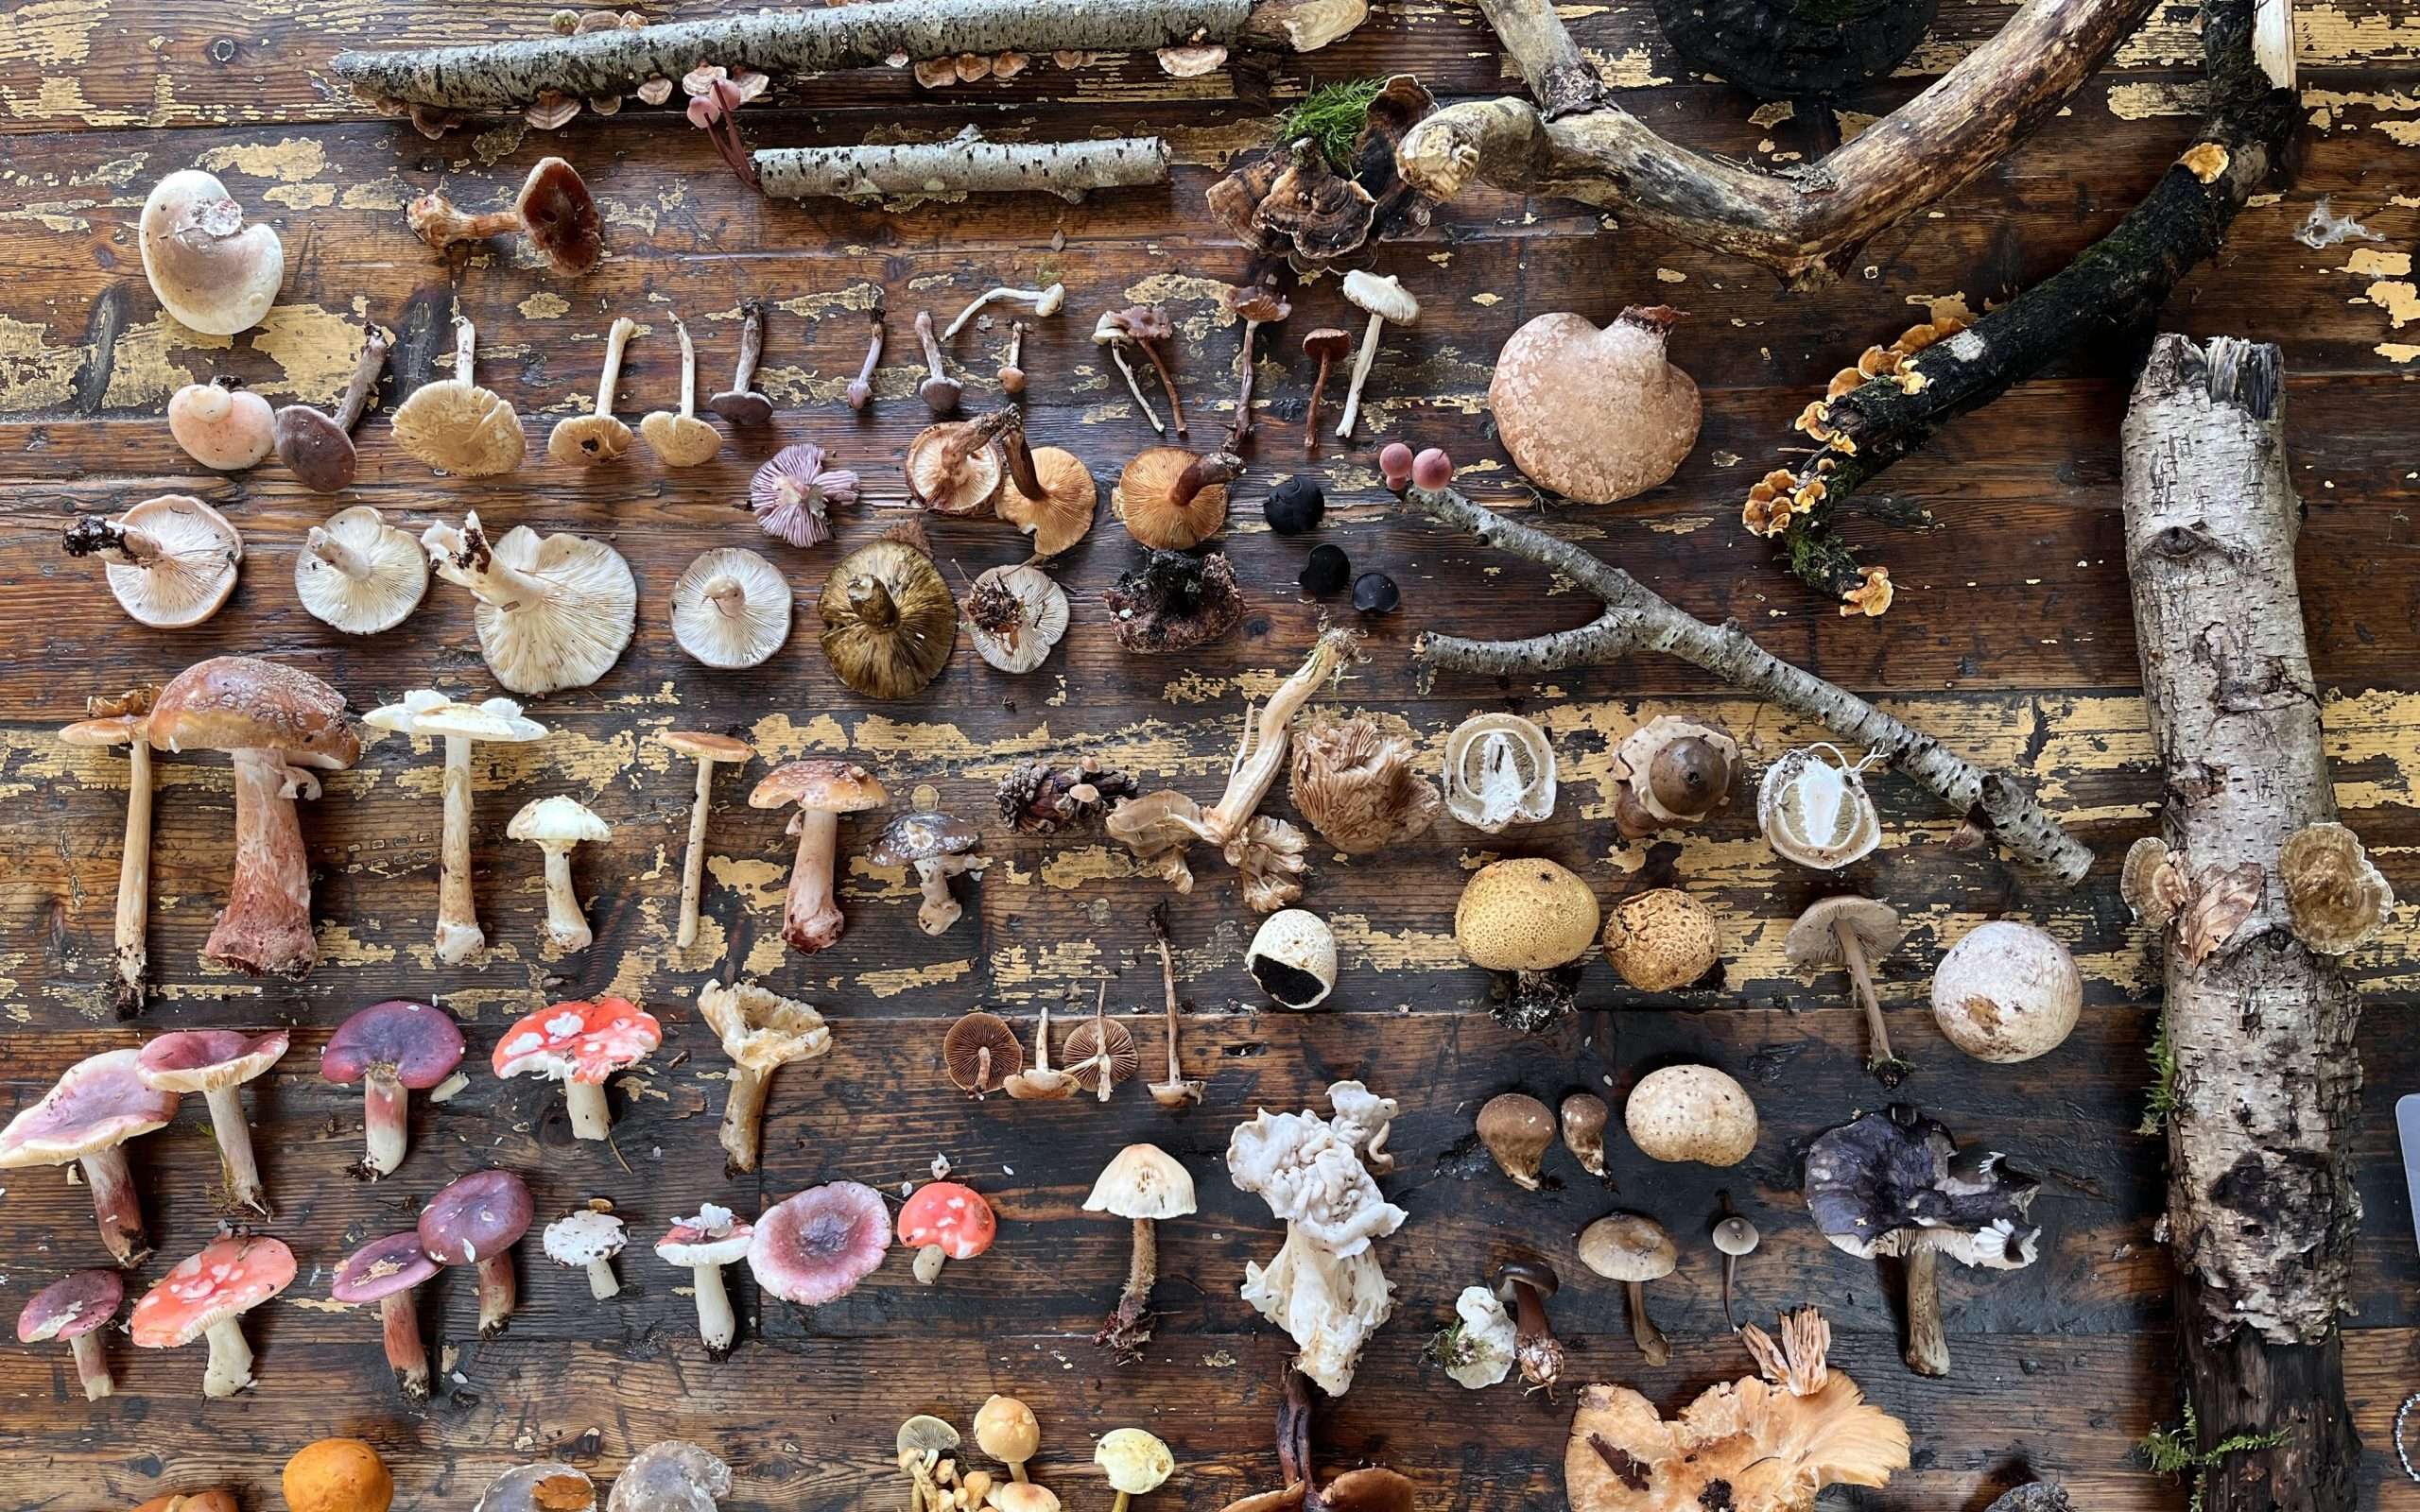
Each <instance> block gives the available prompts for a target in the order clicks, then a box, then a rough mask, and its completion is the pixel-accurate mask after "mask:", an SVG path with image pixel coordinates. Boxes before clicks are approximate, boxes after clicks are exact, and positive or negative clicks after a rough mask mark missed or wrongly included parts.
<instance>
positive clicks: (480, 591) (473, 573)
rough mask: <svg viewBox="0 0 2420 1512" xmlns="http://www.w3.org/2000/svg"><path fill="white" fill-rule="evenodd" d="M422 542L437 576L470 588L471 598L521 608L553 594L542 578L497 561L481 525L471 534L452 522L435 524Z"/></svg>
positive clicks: (510, 608) (506, 606) (502, 608)
mask: <svg viewBox="0 0 2420 1512" xmlns="http://www.w3.org/2000/svg"><path fill="white" fill-rule="evenodd" d="M421 541H422V544H423V545H424V546H426V547H427V548H428V553H429V565H431V566H433V567H435V568H436V569H437V572H438V576H441V577H443V578H444V579H445V580H446V581H447V582H449V583H459V584H460V585H461V586H462V587H464V588H467V589H469V590H470V591H471V596H472V597H474V598H476V599H477V600H478V601H479V602H480V603H482V604H485V605H488V606H489V607H490V608H493V609H499V610H518V609H524V608H527V606H529V605H531V604H537V603H543V602H545V601H547V600H550V599H552V598H553V597H554V596H555V593H554V589H553V588H552V587H551V586H550V585H549V584H548V583H547V582H546V580H545V579H544V578H543V577H536V576H531V575H530V574H528V573H525V572H523V571H522V570H521V569H519V568H518V567H514V566H511V565H510V564H509V563H506V562H502V561H499V560H497V559H496V555H495V551H494V548H493V546H492V545H491V544H490V543H489V541H488V538H487V532H486V530H485V529H484V528H482V529H480V530H479V531H478V532H476V533H475V534H474V533H473V532H470V531H466V530H458V529H457V528H455V527H454V526H452V525H435V526H432V527H431V528H430V529H429V531H428V533H427V534H426V535H425V536H423V537H422V538H421Z"/></svg>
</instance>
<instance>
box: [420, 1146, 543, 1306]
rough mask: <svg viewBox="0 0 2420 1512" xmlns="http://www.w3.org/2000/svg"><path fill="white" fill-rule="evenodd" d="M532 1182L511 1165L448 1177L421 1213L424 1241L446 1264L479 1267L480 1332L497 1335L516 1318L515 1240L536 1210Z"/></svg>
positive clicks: (436, 1258) (431, 1254)
mask: <svg viewBox="0 0 2420 1512" xmlns="http://www.w3.org/2000/svg"><path fill="white" fill-rule="evenodd" d="M536 1211H537V1209H536V1207H535V1206H534V1205H533V1204H532V1203H531V1202H530V1200H529V1188H528V1187H527V1184H525V1183H524V1182H523V1181H522V1179H521V1178H520V1177H517V1176H514V1175H513V1174H512V1173H511V1172H510V1171H474V1172H472V1173H471V1174H470V1175H469V1176H466V1177H460V1178H458V1180H455V1181H453V1182H450V1183H448V1184H447V1185H445V1186H443V1187H441V1188H440V1189H439V1190H438V1193H437V1195H435V1196H433V1197H431V1198H429V1199H428V1206H427V1207H425V1208H423V1209H422V1210H421V1213H420V1247H421V1248H422V1249H423V1250H425V1251H427V1254H428V1258H429V1259H431V1260H433V1261H435V1262H437V1263H439V1264H441V1265H476V1266H477V1267H478V1268H479V1337H480V1338H483V1339H492V1338H493V1337H495V1336H496V1335H497V1334H499V1333H501V1332H504V1329H505V1325H506V1324H507V1323H508V1322H510V1320H511V1317H512V1307H513V1303H514V1302H515V1301H516V1300H517V1299H518V1298H519V1296H520V1290H521V1288H520V1282H519V1280H517V1279H516V1278H515V1277H514V1276H513V1273H512V1246H515V1245H517V1244H519V1243H520V1242H521V1236H522V1235H523V1234H525V1233H527V1232H528V1231H529V1220H530V1218H531V1217H532V1216H533V1215H534V1214H535V1213H536Z"/></svg>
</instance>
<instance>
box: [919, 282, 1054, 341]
mask: <svg viewBox="0 0 2420 1512" xmlns="http://www.w3.org/2000/svg"><path fill="white" fill-rule="evenodd" d="M1066 303H1067V287H1066V285H1065V284H1063V283H1053V284H1051V285H1050V286H1049V287H1047V288H1039V289H1012V288H994V289H986V290H985V291H984V292H983V293H981V294H978V295H977V296H976V297H975V298H974V300H973V301H969V303H968V304H967V306H966V308H965V309H963V310H960V311H959V312H958V318H956V319H953V320H952V321H950V323H949V325H948V327H947V328H946V329H944V330H943V331H942V340H943V341H955V340H957V339H958V334H959V332H960V331H963V330H965V329H966V323H967V322H968V321H969V320H972V319H974V318H976V317H977V316H978V315H980V314H982V313H983V312H984V310H986V309H988V308H990V307H991V306H992V305H994V304H1017V305H1023V306H1024V307H1025V308H1027V309H1029V310H1031V311H1032V312H1033V313H1034V315H1035V316H1036V317H1037V318H1040V317H1044V316H1052V315H1057V314H1058V313H1059V312H1060V311H1061V310H1062V309H1063V308H1065V307H1066Z"/></svg>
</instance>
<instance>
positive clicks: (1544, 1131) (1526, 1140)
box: [1475, 1092, 1555, 1192]
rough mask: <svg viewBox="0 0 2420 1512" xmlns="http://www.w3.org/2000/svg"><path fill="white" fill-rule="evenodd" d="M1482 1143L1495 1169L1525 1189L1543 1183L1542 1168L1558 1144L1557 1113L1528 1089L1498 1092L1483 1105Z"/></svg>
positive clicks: (1531, 1189) (1478, 1124)
mask: <svg viewBox="0 0 2420 1512" xmlns="http://www.w3.org/2000/svg"><path fill="white" fill-rule="evenodd" d="M1475 1126H1476V1128H1477V1131H1478V1143H1479V1144H1480V1146H1481V1147H1482V1148H1484V1149H1485V1150H1486V1151H1487V1154H1488V1158H1489V1159H1490V1160H1494V1161H1495V1168H1496V1169H1497V1170H1499V1171H1501V1172H1503V1173H1504V1174H1505V1176H1506V1177H1510V1178H1511V1180H1512V1182H1513V1185H1514V1186H1516V1187H1519V1188H1521V1189H1522V1190H1523V1191H1525V1192H1535V1191H1537V1190H1538V1187H1539V1185H1540V1182H1539V1179H1538V1170H1539V1167H1540V1165H1541V1164H1543V1163H1544V1161H1545V1160H1546V1158H1547V1150H1549V1149H1551V1148H1552V1147H1553V1146H1554V1127H1555V1125H1554V1115H1553V1114H1552V1113H1550V1112H1548V1111H1547V1105H1546V1104H1544V1103H1542V1102H1539V1101H1538V1100H1537V1099H1536V1098H1534V1097H1532V1096H1530V1094H1529V1093H1527V1092H1497V1093H1496V1094H1495V1096H1493V1097H1491V1098H1489V1099H1488V1100H1487V1101H1486V1102H1484V1103H1481V1104H1480V1105H1479V1109H1478V1120H1477V1122H1476V1125H1475Z"/></svg>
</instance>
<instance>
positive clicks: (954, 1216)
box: [899, 1181, 1025, 1480]
mask: <svg viewBox="0 0 2420 1512" xmlns="http://www.w3.org/2000/svg"><path fill="white" fill-rule="evenodd" d="M999 1228H1000V1223H999V1219H998V1217H997V1216H996V1215H994V1213H993V1211H992V1205H991V1204H990V1203H988V1202H986V1201H984V1200H983V1194H981V1193H979V1192H977V1191H976V1190H975V1189H974V1188H973V1187H968V1186H961V1185H959V1183H958V1182H956V1181H928V1182H926V1183H925V1185H923V1186H921V1187H918V1188H917V1189H916V1191H915V1194H914V1195H912V1196H910V1197H909V1198H908V1200H907V1201H906V1202H905V1203H903V1204H902V1205H901V1206H900V1209H899V1242H900V1243H901V1244H903V1245H906V1246H908V1247H909V1248H911V1249H913V1250H915V1252H916V1260H915V1266H914V1270H915V1277H916V1280H919V1281H922V1282H923V1283H924V1284H925V1285H926V1286H930V1285H931V1284H933V1282H934V1281H935V1280H937V1279H939V1278H940V1276H941V1273H942V1264H943V1263H945V1262H947V1261H953V1260H973V1259H974V1258H975V1257H976V1256H977V1255H980V1254H981V1253H983V1251H985V1250H987V1249H989V1248H991V1247H992V1240H993V1237H994V1235H995V1234H997V1233H998V1232H999ZM993 1400H995V1401H996V1400H999V1399H998V1398H994V1399H993ZM975 1432H976V1434H977V1435H978V1441H979V1437H980V1435H981V1434H982V1432H983V1418H982V1417H981V1416H980V1415H978V1416H977V1417H976V1419H975ZM984 1452H985V1453H988V1454H994V1455H995V1456H996V1457H998V1458H1001V1459H1007V1458H1009V1456H1008V1455H1006V1454H1000V1453H999V1452H998V1451H997V1450H994V1449H993V1448H992V1447H991V1446H990V1445H989V1444H986V1445H985V1446H984ZM1011 1473H1012V1474H1014V1475H1015V1476H1016V1477H1017V1478H1018V1479H1019V1480H1023V1479H1024V1478H1025V1469H1024V1466H1023V1465H1022V1464H1015V1465H1012V1466H1011Z"/></svg>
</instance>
